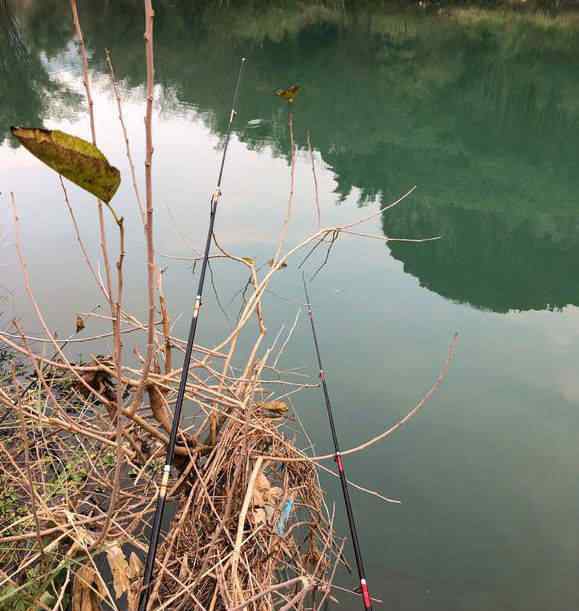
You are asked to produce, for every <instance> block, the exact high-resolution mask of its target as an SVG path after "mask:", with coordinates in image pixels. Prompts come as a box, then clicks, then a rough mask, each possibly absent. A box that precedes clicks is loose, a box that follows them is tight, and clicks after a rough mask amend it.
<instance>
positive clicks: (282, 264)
mask: <svg viewBox="0 0 579 611" xmlns="http://www.w3.org/2000/svg"><path fill="white" fill-rule="evenodd" d="M267 264H268V265H269V266H270V267H273V266H274V265H276V263H275V261H274V260H273V259H270V260H269V261H268V262H267ZM286 267H287V263H286V262H285V261H283V262H282V263H280V264H279V269H285V268H286Z"/></svg>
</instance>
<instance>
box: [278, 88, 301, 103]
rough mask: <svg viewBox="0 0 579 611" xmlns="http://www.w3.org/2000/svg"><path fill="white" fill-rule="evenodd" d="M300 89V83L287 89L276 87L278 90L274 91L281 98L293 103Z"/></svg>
mask: <svg viewBox="0 0 579 611" xmlns="http://www.w3.org/2000/svg"><path fill="white" fill-rule="evenodd" d="M299 90H300V86H299V85H290V86H289V87H287V88H286V89H276V91H274V93H275V95H277V96H279V97H280V98H282V99H284V100H285V101H286V102H288V103H289V104H292V103H293V101H294V99H295V97H296V96H297V94H298V93H299Z"/></svg>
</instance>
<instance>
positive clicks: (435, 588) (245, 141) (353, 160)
mask: <svg viewBox="0 0 579 611" xmlns="http://www.w3.org/2000/svg"><path fill="white" fill-rule="evenodd" d="M80 4H81V18H82V21H83V26H84V30H85V35H86V38H87V46H88V49H89V53H90V65H91V75H92V78H93V81H94V97H95V112H96V121H97V136H98V143H99V146H100V148H101V149H102V150H103V151H104V152H105V153H106V154H107V156H108V157H109V159H110V160H111V162H112V163H113V164H114V165H116V166H117V167H118V168H120V169H121V172H122V175H123V178H124V182H123V184H122V186H121V189H120V191H119V194H118V195H117V197H116V198H115V205H116V206H117V209H119V211H121V212H122V214H124V215H125V217H126V219H127V220H126V223H127V228H128V229H127V232H128V235H127V240H128V243H127V251H128V255H127V263H126V265H127V280H126V285H127V286H126V291H127V292H126V307H127V309H128V310H130V311H134V312H136V313H137V314H140V315H143V316H144V312H145V289H144V286H145V284H144V283H145V273H146V270H145V266H144V263H143V261H144V243H143V236H142V231H141V229H140V227H139V220H138V215H137V213H136V204H135V201H134V197H133V195H132V191H131V186H130V179H129V174H128V167H127V162H126V158H125V154H124V143H123V137H122V132H121V128H120V126H119V123H118V120H117V117H116V105H115V100H114V98H113V96H112V92H111V86H110V81H109V79H108V77H107V71H106V66H105V63H104V50H105V49H106V48H109V49H110V50H111V52H112V56H113V61H114V63H115V68H116V71H117V74H118V77H119V79H121V82H122V91H123V99H124V104H125V114H126V120H127V128H128V130H129V133H130V136H131V142H132V145H133V149H134V151H133V152H134V155H135V159H136V162H137V169H138V174H139V177H140V179H142V177H143V160H144V133H143V115H144V87H143V82H144V77H145V69H144V54H143V44H142V42H143V37H142V29H143V16H142V14H141V4H142V3H140V2H136V1H135V2H131V1H128V0H127V1H122V2H94V3H87V2H85V3H80ZM159 4H163V6H162V7H159V9H158V11H157V19H156V63H157V75H156V77H157V82H158V85H157V87H156V91H155V100H156V101H155V117H154V138H155V155H154V193H155V202H156V239H157V248H158V253H159V261H160V263H161V265H163V266H166V267H167V270H166V272H165V276H164V278H165V280H164V282H165V290H166V293H167V297H168V301H169V304H170V309H171V315H172V317H173V319H177V322H176V327H175V331H176V332H177V333H179V334H181V335H184V334H185V333H186V328H187V319H188V316H189V314H190V305H191V302H192V298H193V290H194V289H193V285H194V282H196V279H194V278H192V275H191V266H190V265H189V264H188V263H187V262H183V261H179V260H178V259H175V258H174V257H188V256H191V255H192V253H193V252H198V251H199V250H200V249H201V248H202V245H203V240H204V235H205V231H206V227H207V212H208V211H207V201H208V198H209V194H210V193H211V192H212V190H213V188H214V184H215V179H216V174H217V164H218V160H219V157H220V148H221V145H222V143H223V138H224V134H225V128H226V124H227V119H228V116H229V110H230V99H231V92H232V89H233V85H234V81H235V75H236V71H237V67H238V62H239V58H240V57H241V56H242V55H245V56H247V58H248V63H247V70H246V73H245V76H244V82H243V86H242V92H241V101H240V112H239V116H238V119H237V122H236V127H235V132H234V136H233V139H232V143H231V148H230V155H229V158H228V160H227V165H226V168H225V181H224V187H223V199H222V204H221V208H220V216H219V217H218V221H217V231H216V233H217V236H218V238H219V239H220V241H221V242H222V243H223V244H224V245H226V246H227V248H228V249H229V250H231V251H233V252H235V253H236V254H239V255H240V256H251V257H254V258H256V259H257V260H258V262H260V263H263V262H265V261H267V260H268V259H269V258H270V257H272V256H273V253H274V252H275V247H276V237H277V235H278V233H279V231H280V228H281V224H282V222H283V218H284V214H285V208H286V204H287V196H288V189H289V176H290V174H289V139H288V131H287V110H286V108H285V107H284V105H283V104H281V103H280V101H279V100H278V99H277V98H276V97H275V96H273V95H272V92H273V91H274V90H275V89H276V88H278V87H283V86H286V85H288V84H290V83H293V82H297V83H299V84H301V85H302V91H301V93H300V95H299V97H298V99H297V101H296V103H295V105H294V108H293V112H294V117H293V121H294V132H295V140H296V144H297V147H298V155H297V163H296V193H295V200H294V213H293V217H292V221H291V226H290V232H289V235H288V245H290V246H291V245H293V244H295V243H297V242H298V241H299V240H300V239H302V238H303V237H304V236H306V235H307V234H308V233H309V232H312V231H314V230H315V213H314V186H313V181H312V170H311V160H310V156H309V153H308V145H307V133H308V131H309V134H310V139H311V144H312V148H313V155H314V162H315V167H316V170H317V178H318V183H319V185H318V186H319V199H320V206H321V216H322V223H323V224H324V225H327V224H336V223H346V222H353V221H355V220H357V219H360V218H362V217H363V216H365V215H369V214H370V213H372V212H376V211H379V209H380V206H384V205H386V204H388V203H389V202H391V201H392V200H394V199H395V198H396V197H397V196H398V195H399V194H401V193H403V192H405V191H407V190H408V189H409V188H410V187H412V186H413V185H417V189H416V191H415V192H414V193H413V194H412V196H411V197H410V198H409V199H408V200H406V201H405V202H402V203H401V204H400V205H399V206H397V207H396V208H394V209H392V210H390V211H388V212H386V213H384V214H383V215H382V216H381V217H380V216H377V217H374V218H373V219H372V220H371V221H369V222H368V223H367V224H366V225H364V226H363V228H362V230H363V231H366V232H368V233H372V234H373V235H384V234H385V235H388V236H390V237H407V238H421V237H428V236H440V239H439V240H437V241H435V242H424V243H404V242H398V243H396V242H390V243H389V244H385V243H384V242H383V241H380V240H374V239H367V240H366V239H362V238H359V237H353V236H348V237H341V238H340V239H339V240H338V242H337V243H336V245H335V247H334V249H333V252H332V255H331V257H330V259H329V262H328V264H327V265H326V266H325V267H324V268H323V270H322V271H321V272H320V273H319V274H318V276H317V277H316V279H315V281H314V283H313V285H312V298H313V300H314V306H315V309H316V313H317V318H318V326H319V329H318V333H319V335H320V341H321V347H322V351H323V356H324V359H325V367H326V370H327V376H328V382H329V386H330V392H331V395H332V396H333V398H334V404H335V405H334V407H335V411H336V420H337V425H338V428H339V430H340V432H341V437H342V443H343V446H344V447H345V448H349V447H352V446H353V445H356V444H358V443H360V442H362V441H364V440H365V439H367V438H368V437H369V436H372V435H373V434H376V433H377V432H379V431H381V430H383V429H385V428H387V427H388V426H389V425H391V424H392V423H394V422H395V421H396V419H398V418H399V417H400V416H402V415H403V414H405V413H406V412H407V411H408V410H409V409H411V408H412V407H413V406H414V405H415V404H416V402H417V401H418V400H419V399H420V397H421V396H422V395H423V394H424V393H425V392H426V391H427V390H428V388H429V387H430V386H431V385H432V383H433V382H434V380H435V379H436V377H437V375H438V373H439V371H440V369H441V368H442V365H443V363H444V361H445V359H446V355H447V349H448V346H449V344H450V341H451V338H452V336H453V334H454V333H455V332H458V333H459V334H460V338H459V343H458V346H457V350H456V355H455V357H454V360H453V363H452V366H451V369H450V372H449V375H448V377H447V379H446V380H445V381H444V384H443V385H442V386H441V388H440V389H439V390H438V392H437V393H436V394H435V396H434V397H433V398H432V400H431V401H430V402H429V403H428V404H427V406H426V407H425V408H424V410H423V411H422V412H420V413H419V414H418V416H417V417H416V418H415V419H413V420H412V421H411V422H410V423H409V424H408V425H407V426H406V427H405V428H403V429H402V430H401V431H399V432H397V433H396V434H395V435H394V436H392V437H391V438H389V439H388V440H387V441H385V442H384V443H382V444H380V445H376V446H374V447H372V448H370V449H368V450H366V451H365V452H363V453H359V454H355V455H354V456H352V457H351V458H350V459H349V460H348V469H349V471H350V474H351V478H352V479H353V480H354V481H356V482H358V483H360V484H362V485H364V486H366V487H369V488H372V489H376V490H380V491H381V492H382V493H384V494H386V495H387V496H390V497H394V498H397V499H400V500H401V504H399V505H394V504H385V503H383V502H382V501H380V500H378V499H376V498H375V497H372V496H369V495H365V494H363V493H360V492H356V491H353V493H352V495H353V503H354V506H355V510H356V513H357V515H358V520H359V528H360V531H361V532H360V534H361V543H362V547H363V549H364V551H365V554H366V556H367V565H368V566H367V569H368V573H369V584H370V587H371V590H372V592H373V593H374V594H375V595H376V596H378V597H380V598H382V599H383V600H384V601H385V604H384V606H383V607H382V608H384V609H388V610H389V611H491V610H492V611H523V610H524V611H572V610H574V609H577V608H579V587H578V585H577V584H578V579H577V575H578V573H579V522H578V513H579V492H578V477H577V475H578V465H579V460H578V459H579V443H578V441H579V410H578V408H579V377H578V375H577V368H578V365H579V309H578V306H579V205H578V204H579V201H578V196H579V172H578V171H577V147H578V146H579V144H578V143H579V69H578V65H577V58H579V27H578V26H576V25H575V23H576V21H575V18H574V17H573V16H572V15H570V16H566V17H558V18H554V19H551V18H546V17H540V16H525V15H518V16H517V15H506V14H500V13H482V12H480V11H476V10H466V9H464V10H461V11H455V12H453V13H451V14H449V13H448V12H446V11H424V12H420V11H414V10H413V11H402V10H400V9H398V10H396V11H389V10H384V9H380V10H378V9H376V8H365V9H362V8H358V9H357V10H356V11H354V12H352V11H351V10H344V9H343V8H341V9H334V8H328V7H323V6H321V7H320V6H318V7H314V8H305V7H303V6H302V7H301V8H287V7H286V8H279V7H278V8H274V7H273V6H272V5H271V4H269V3H253V4H252V5H250V3H248V4H247V5H244V7H243V8H239V7H237V8H235V7H231V6H230V7H225V6H223V7H221V8H217V7H215V8H199V7H198V8H194V6H195V5H196V3H189V2H176V1H175V2H165V3H159ZM67 5H68V3H67V2H64V1H59V2H56V1H53V0H42V1H40V0H39V1H38V2H33V1H32V2H15V1H11V2H10V1H9V2H8V4H7V5H5V6H3V3H1V2H0V18H1V19H0V20H1V22H2V23H0V191H2V195H1V196H0V223H1V225H0V257H1V262H0V298H1V299H2V302H0V310H1V311H2V317H1V318H0V324H1V325H2V326H3V327H5V328H6V327H7V326H8V325H9V322H10V319H11V317H12V316H14V315H16V314H18V315H19V316H20V317H22V319H23V321H24V323H25V324H26V327H27V329H28V330H30V331H31V332H32V333H35V334H40V333H41V331H40V326H39V324H38V322H37V321H36V320H35V319H34V316H33V312H32V309H31V307H30V305H29V304H28V302H27V300H26V297H25V294H24V290H23V287H22V282H21V278H20V272H19V268H18V263H17V259H16V255H15V251H14V247H13V244H14V238H13V233H12V224H11V220H10V215H9V207H8V199H7V194H8V193H9V192H10V191H13V192H14V193H15V196H16V201H17V205H18V208H19V212H20V216H21V221H22V230H23V240H24V247H25V251H26V256H27V258H28V263H29V266H30V270H31V276H32V282H33V285H34V289H35V292H36V294H37V296H38V298H39V301H40V302H41V303H42V305H43V307H44V310H45V313H46V316H47V319H48V321H49V323H50V325H51V327H53V328H54V329H57V330H58V331H59V333H60V335H61V336H65V335H68V334H69V333H70V332H71V331H72V328H73V325H74V315H75V314H76V312H82V311H89V310H91V309H92V308H93V307H94V306H95V305H96V304H97V303H98V302H99V298H100V296H99V293H98V292H97V290H96V288H95V287H94V283H93V281H92V280H91V278H90V275H89V274H88V273H87V271H86V268H85V266H84V265H83V261H82V259H81V257H80V256H79V252H78V247H77V244H76V242H75V238H74V231H73V228H72V226H71V222H70V219H69V217H68V215H67V213H66V209H65V206H64V203H63V200H62V194H61V191H60V187H59V184H58V181H57V179H56V177H55V175H54V174H52V173H51V172H50V171H49V170H47V169H45V168H42V167H40V166H39V164H38V163H37V162H36V161H35V160H34V159H33V158H32V157H31V156H30V155H29V154H28V153H27V152H26V151H24V150H23V149H22V148H17V147H16V143H15V142H13V141H12V140H11V139H10V137H9V129H8V128H9V126H10V125H39V124H43V125H45V126H47V127H58V128H60V129H64V130H66V131H70V132H72V133H75V134H77V135H80V136H84V137H85V138H88V137H89V133H90V132H89V125H88V119H87V116H86V112H85V104H84V98H83V89H82V80H81V75H80V64H79V60H78V54H77V50H76V47H75V43H74V42H73V39H72V32H71V27H70V19H69V16H68V13H67ZM83 5H86V6H83ZM70 193H71V200H72V205H73V206H74V209H75V211H76V213H77V215H78V220H79V225H80V228H81V231H82V233H83V237H84V239H85V240H86V243H87V247H88V249H89V252H90V253H91V254H92V255H94V257H95V259H96V258H98V236H97V229H96V221H95V218H96V217H95V209H94V205H93V203H92V201H91V198H90V196H88V195H86V194H83V193H82V192H81V191H80V190H79V189H76V188H74V187H72V186H71V187H70ZM111 235H112V228H111ZM323 255H324V253H323V251H321V250H320V252H316V254H315V256H314V257H313V258H312V260H310V261H309V263H308V265H309V267H308V269H309V271H310V272H312V271H314V270H315V269H316V267H317V266H318V265H319V264H320V263H321V261H322V259H323ZM299 261H300V258H299V257H298V258H297V259H294V260H293V261H291V262H290V265H289V267H288V268H287V269H286V270H284V271H283V272H280V273H279V274H278V277H277V278H276V280H275V282H274V284H273V286H272V290H273V293H270V294H268V295H267V297H266V300H265V305H266V312H267V326H268V331H269V342H270V343H271V342H272V341H273V338H274V337H275V335H276V334H277V332H278V331H279V329H280V328H281V326H282V325H285V329H286V331H287V330H288V329H289V328H290V327H291V325H292V324H293V321H294V318H295V316H296V313H297V311H298V309H299V308H300V304H301V303H302V302H303V297H302V292H301V285H300V280H301V279H300V272H299V271H298V269H297V266H298V263H299ZM214 273H215V284H216V288H217V291H218V294H219V296H220V298H221V301H222V303H223V306H224V308H225V310H226V313H227V314H228V316H229V317H233V318H234V317H235V315H236V313H237V311H238V309H239V297H238V296H236V292H237V291H238V289H239V288H240V287H241V286H243V283H244V282H245V276H244V275H243V274H242V272H241V271H240V270H239V269H238V268H237V267H234V266H232V265H230V264H226V263H220V262H219V261H216V262H215V263H214ZM205 305H206V307H205V308H204V310H203V315H202V316H203V317H202V322H201V325H200V341H202V342H209V343H210V342H216V341H217V340H218V339H220V338H221V337H223V336H225V335H226V334H227V330H228V329H229V328H230V324H231V323H230V322H228V320H227V319H226V318H225V316H224V314H223V313H222V312H221V311H220V309H219V307H218V305H217V303H216V300H215V296H214V293H213V291H212V290H211V289H209V290H207V299H206V301H205ZM306 323H307V321H306V319H305V317H304V316H303V315H302V316H301V318H300V319H299V321H298V324H297V326H296V330H295V332H294V334H293V337H292V339H291V341H290V343H289V344H288V346H287V349H286V351H285V353H284V355H283V356H282V358H281V360H280V367H285V368H287V369H293V368H302V370H303V372H304V373H307V374H308V375H311V376H312V379H315V375H314V374H315V370H314V355H313V349H312V344H311V338H310V335H309V329H308V327H307V325H306ZM89 324H90V325H91V326H90V329H89V331H90V332H91V333H98V332H99V331H101V330H104V329H105V326H104V325H103V326H102V327H99V326H98V324H97V323H96V322H94V323H93V322H91V323H89ZM131 342H134V343H135V344H138V345H140V346H141V347H142V346H143V345H144V338H140V339H138V340H137V339H135V340H130V341H129V340H127V351H128V350H129V349H130V348H131V347H132V345H134V344H132V343H131ZM82 350H83V348H82V344H79V345H76V344H75V345H74V346H73V347H72V349H71V351H70V353H71V355H72V356H74V357H75V358H76V356H77V354H78V353H79V352H81V351H82ZM84 356H88V355H86V354H85V355H84ZM293 402H294V405H295V409H296V410H297V411H298V413H299V414H300V417H301V418H302V419H303V421H304V423H305V425H306V427H307V429H308V431H309V433H310V434H311V436H312V437H313V439H314V441H315V443H316V448H317V450H319V451H320V452H325V451H327V450H328V449H329V447H330V446H329V442H330V439H329V433H328V428H327V421H326V417H325V413H324V411H323V404H322V402H321V396H320V394H319V392H318V391H317V390H309V391H304V392H303V393H301V394H299V395H296V396H295V397H294V398H293ZM323 483H324V485H325V486H327V489H328V493H329V495H330V499H335V501H336V508H337V510H338V514H339V516H340V517H339V520H338V527H339V530H340V532H341V533H342V534H344V535H346V534H347V530H346V527H345V523H344V520H343V518H342V517H341V515H342V503H341V498H340V496H339V493H338V492H339V491H338V489H337V488H336V486H335V482H334V481H326V480H325V479H324V480H323ZM348 553H349V556H350V557H351V550H349V551H348ZM353 581H354V580H353V579H352V578H350V577H349V576H348V575H341V576H340V583H341V584H342V585H345V586H351V585H352V582H353ZM341 600H342V604H341V608H343V609H355V608H358V605H357V603H356V601H355V600H354V599H353V598H352V597H350V596H348V595H347V594H344V595H343V596H341Z"/></svg>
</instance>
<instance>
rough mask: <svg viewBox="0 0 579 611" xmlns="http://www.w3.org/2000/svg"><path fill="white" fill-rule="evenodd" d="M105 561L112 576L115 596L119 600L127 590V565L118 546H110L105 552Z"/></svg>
mask: <svg viewBox="0 0 579 611" xmlns="http://www.w3.org/2000/svg"><path fill="white" fill-rule="evenodd" d="M107 560H108V563H109V566H110V567H111V573H112V574H113V586H114V589H115V596H116V597H117V598H120V597H121V596H122V595H123V594H124V593H125V592H128V590H129V563H128V562H127V559H126V558H125V555H124V554H123V550H122V549H121V546H120V545H112V546H111V547H109V549H108V550H107Z"/></svg>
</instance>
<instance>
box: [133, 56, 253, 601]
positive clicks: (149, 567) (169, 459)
mask: <svg viewBox="0 0 579 611" xmlns="http://www.w3.org/2000/svg"><path fill="white" fill-rule="evenodd" d="M244 64H245V57H242V58H241V65H240V67H239V74H238V75H237V84H236V85H235V92H234V93H233V104H232V107H231V114H230V115H229V125H228V127H227V135H226V137H225V146H224V148H223V155H222V157H221V165H220V167H219V176H218V178H217V187H216V189H215V191H214V192H213V195H212V196H211V200H210V216H209V229H208V231H207V241H206V243H205V253H204V255H203V262H202V264H201V275H200V276H199V287H198V289H197V296H196V298H195V305H194V306H193V318H192V319H191V327H190V328H189V339H188V340H187V348H186V350H185V358H184V360H183V369H182V370H181V380H180V382H179V390H178V392H177V401H176V403H175V413H174V415H173V424H172V426H171V435H170V437H169V445H168V446H167V456H166V459H165V467H164V469H163V479H162V480H161V487H160V488H159V496H158V497H157V508H156V510H155V517H154V520H153V528H152V530H151V535H150V538H149V551H148V553H147V560H146V562H145V572H144V575H143V589H142V591H141V596H140V599H139V611H146V610H147V605H148V603H149V595H150V591H151V585H152V584H151V578H152V576H153V570H154V566H155V557H156V555H157V545H158V543H159V534H160V532H161V521H162V519H163V512H164V510H165V497H166V494H167V484H168V483H169V475H170V473H171V465H172V464H173V458H174V455H175V446H176V445H177V433H178V430H179V424H180V422H181V408H182V407H183V399H184V398H185V388H186V386H187V375H188V372H189V365H190V363H191V354H192V352H193V344H194V342H195V333H196V331H197V320H198V317H199V310H200V309H201V296H202V295H203V285H204V283H205V272H206V271H207V264H208V262H209V250H210V248H211V239H212V237H213V227H214V225H215V215H216V214H217V204H218V202H219V198H220V197H221V180H222V179H223V168H224V166H225V158H226V156H227V148H228V147H229V139H230V137H231V126H232V125H233V120H234V119H235V116H236V115H237V110H236V109H235V107H236V106H237V98H238V97H239V87H240V85H241V77H242V74H243V66H244Z"/></svg>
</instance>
